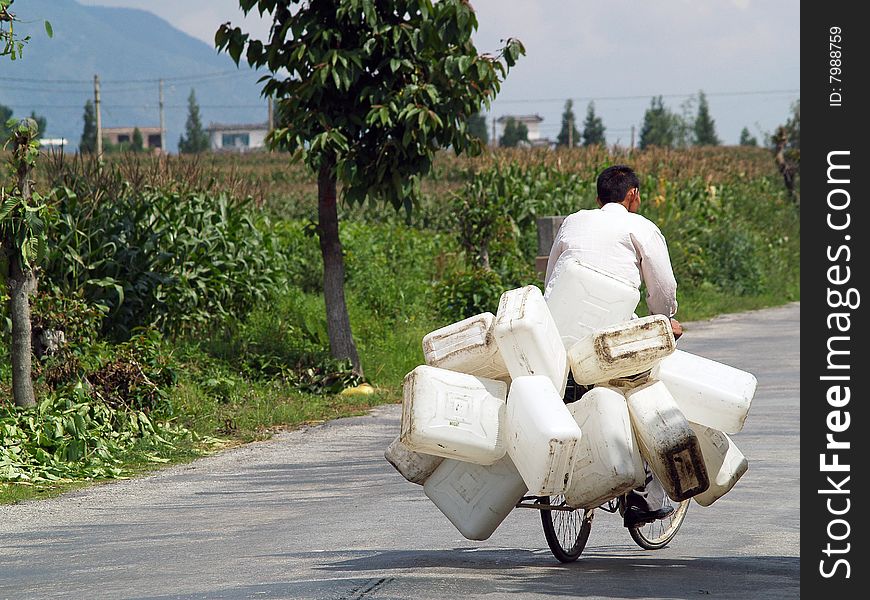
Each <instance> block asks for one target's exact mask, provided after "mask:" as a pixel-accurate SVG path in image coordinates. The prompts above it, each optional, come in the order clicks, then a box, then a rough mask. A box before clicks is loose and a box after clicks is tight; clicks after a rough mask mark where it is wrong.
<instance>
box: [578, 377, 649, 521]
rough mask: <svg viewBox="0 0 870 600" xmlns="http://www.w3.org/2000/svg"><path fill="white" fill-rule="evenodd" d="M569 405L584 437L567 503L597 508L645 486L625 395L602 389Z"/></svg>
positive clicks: (586, 394) (580, 444) (596, 388)
mask: <svg viewBox="0 0 870 600" xmlns="http://www.w3.org/2000/svg"><path fill="white" fill-rule="evenodd" d="M567 406H568V410H569V411H570V412H571V414H572V415H573V416H574V420H575V421H576V422H577V425H579V426H580V429H581V430H582V431H583V437H582V438H580V442H579V444H578V445H577V450H576V455H577V456H576V462H575V463H574V471H573V473H572V475H571V483H570V485H569V486H568V488H567V489H566V490H565V502H566V503H567V504H568V505H569V506H573V507H574V508H595V507H596V506H600V505H601V504H604V503H605V502H607V501H608V500H611V499H613V498H616V497H617V496H619V495H621V494H624V493H625V492H627V491H629V490H631V489H634V488H636V487H638V486H640V485H643V483H644V481H645V479H646V475H645V474H644V471H643V459H641V456H640V450H639V449H638V445H637V441H636V440H635V438H634V432H633V431H632V428H631V418H630V417H629V415H628V405H627V404H626V402H625V397H624V396H623V395H622V393H621V392H620V391H618V390H615V389H613V388H609V387H600V386H599V387H595V388H593V389H591V390H589V391H588V392H586V393H585V394H583V397H582V398H580V400H578V401H576V402H572V403H571V404H568V405H567Z"/></svg>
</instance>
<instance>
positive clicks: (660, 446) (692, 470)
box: [625, 380, 710, 502]
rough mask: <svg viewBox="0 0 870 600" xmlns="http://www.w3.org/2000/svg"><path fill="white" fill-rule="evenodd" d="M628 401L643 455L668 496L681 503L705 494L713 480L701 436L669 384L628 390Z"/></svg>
mask: <svg viewBox="0 0 870 600" xmlns="http://www.w3.org/2000/svg"><path fill="white" fill-rule="evenodd" d="M625 399H626V400H627V401H628V412H629V414H630V415H631V424H632V428H633V429H634V435H635V438H636V439H637V442H638V447H639V449H640V454H641V456H642V457H643V458H644V460H646V462H647V464H649V467H650V469H651V470H652V472H653V473H655V475H656V477H657V478H658V479H659V481H661V484H662V486H663V487H664V488H665V492H667V494H668V496H669V497H670V498H671V499H672V500H676V501H678V502H680V501H682V500H685V499H686V498H691V497H692V496H695V495H696V494H700V493H701V492H703V491H705V490H706V489H707V488H708V487H709V485H710V481H709V478H708V475H707V469H706V467H705V466H704V457H703V456H702V454H701V445H700V443H699V442H698V436H696V435H695V432H694V431H692V428H691V427H690V426H689V422H688V421H687V420H686V417H684V416H683V413H682V412H680V409H679V408H678V407H677V403H676V402H675V401H674V398H673V396H671V394H670V392H669V391H668V388H667V387H665V384H664V383H662V382H661V381H655V380H652V381H649V382H648V383H645V384H643V385H641V386H639V387H636V388H632V389H630V390H626V392H625Z"/></svg>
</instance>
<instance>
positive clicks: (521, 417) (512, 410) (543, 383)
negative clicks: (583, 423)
mask: <svg viewBox="0 0 870 600" xmlns="http://www.w3.org/2000/svg"><path fill="white" fill-rule="evenodd" d="M505 429H506V430H507V432H506V433H507V435H506V437H507V452H508V455H509V456H510V457H511V460H513V461H514V465H516V467H517V470H518V471H519V472H520V475H522V477H523V480H524V481H525V482H526V487H527V488H528V489H529V490H530V491H531V493H532V494H534V495H536V496H551V495H554V494H561V493H563V492H564V491H565V489H566V488H567V487H568V485H569V483H570V479H571V473H572V472H573V471H574V461H575V459H576V456H577V454H576V449H577V444H578V443H579V442H580V438H581V436H582V433H581V431H580V426H579V425H577V422H576V421H575V420H574V417H573V416H572V415H571V413H570V412H569V411H568V408H567V407H566V406H565V404H564V403H563V402H562V395H561V394H560V393H559V392H557V391H556V388H555V387H554V386H553V382H552V381H550V378H549V377H545V376H543V375H525V376H522V377H517V378H515V379H513V380H512V381H511V388H510V392H509V394H508V402H507V418H506V419H505Z"/></svg>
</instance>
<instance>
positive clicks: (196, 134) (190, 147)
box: [178, 89, 209, 154]
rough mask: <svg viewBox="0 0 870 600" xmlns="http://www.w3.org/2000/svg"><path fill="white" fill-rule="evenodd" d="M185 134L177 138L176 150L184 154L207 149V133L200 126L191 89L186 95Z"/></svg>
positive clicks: (196, 106)
mask: <svg viewBox="0 0 870 600" xmlns="http://www.w3.org/2000/svg"><path fill="white" fill-rule="evenodd" d="M184 131H185V135H182V136H181V138H180V139H179V140H178V151H179V152H183V153H185V154H199V153H200V152H204V151H206V150H208V146H209V141H208V133H207V132H206V131H205V130H204V129H203V128H202V120H201V119H200V117H199V105H198V104H197V103H196V94H195V93H194V91H193V89H191V90H190V95H189V96H188V97H187V122H186V123H185V124H184Z"/></svg>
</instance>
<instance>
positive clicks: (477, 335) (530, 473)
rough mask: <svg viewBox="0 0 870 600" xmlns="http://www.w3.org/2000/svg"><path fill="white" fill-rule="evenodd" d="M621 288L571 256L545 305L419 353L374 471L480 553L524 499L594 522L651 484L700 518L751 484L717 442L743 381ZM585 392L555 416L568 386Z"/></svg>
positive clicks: (442, 337) (515, 298)
mask: <svg viewBox="0 0 870 600" xmlns="http://www.w3.org/2000/svg"><path fill="white" fill-rule="evenodd" d="M638 300H639V293H638V290H637V289H636V288H634V287H633V286H632V285H631V284H630V283H628V282H626V281H624V280H621V279H619V278H618V277H614V276H612V275H610V274H608V273H606V272H604V271H602V270H600V269H596V268H594V267H591V266H590V265H588V264H585V263H583V262H582V261H580V260H579V259H578V258H577V257H576V256H575V255H573V254H571V253H568V254H566V255H563V257H562V258H560V259H559V261H558V263H557V265H556V267H555V269H554V274H553V277H551V279H550V282H549V284H548V286H547V289H546V291H545V293H543V294H542V293H541V290H540V289H539V288H537V287H535V286H526V287H523V288H519V289H514V290H508V291H506V292H504V294H502V297H501V299H500V302H499V306H498V310H497V313H496V314H495V315H493V314H492V313H482V314H479V315H475V316H473V317H470V318H468V319H464V320H462V321H459V322H457V323H453V324H450V325H447V326H445V327H442V328H440V329H438V330H436V331H433V332H431V333H429V334H427V335H426V336H425V337H424V338H423V344H422V345H423V356H424V360H425V363H426V364H424V365H420V366H418V367H417V368H415V369H414V370H413V371H411V372H410V373H408V375H407V376H406V377H405V382H404V387H403V405H402V425H401V431H400V434H399V435H398V436H397V437H396V438H395V439H394V440H393V441H392V443H391V444H390V445H389V447H388V448H387V450H386V452H385V454H384V456H385V458H386V459H387V460H388V461H389V462H390V464H392V465H393V467H395V468H396V470H397V471H398V472H399V473H400V474H401V475H402V476H403V477H404V478H405V479H406V480H408V481H409V482H412V483H415V484H421V485H422V486H423V490H424V493H425V495H426V496H427V497H428V498H429V499H430V500H431V501H432V502H433V503H434V504H435V505H436V506H437V507H438V509H439V510H441V512H442V513H444V515H445V516H446V517H447V518H448V519H449V520H450V522H451V523H452V524H453V525H454V526H455V527H456V529H457V530H458V531H459V532H460V533H461V534H462V535H463V536H465V537H466V538H468V539H472V540H485V539H487V538H489V537H490V536H491V535H492V533H493V532H494V531H495V530H496V529H497V528H498V526H499V525H500V524H501V523H502V522H503V521H504V519H505V518H506V517H507V516H508V514H510V512H511V511H512V510H513V508H514V507H515V506H516V504H517V502H519V501H520V500H521V499H522V498H523V496H525V495H526V494H531V495H535V496H546V495H550V496H553V495H564V497H565V499H566V502H567V503H568V505H569V506H572V507H575V508H587V509H592V508H595V507H597V506H600V505H601V504H603V503H605V502H607V501H608V500H611V499H613V498H616V497H617V496H620V495H621V494H624V493H626V492H628V491H629V490H632V489H635V488H637V487H639V486H641V485H643V482H644V481H645V473H644V463H646V464H647V465H648V466H649V468H650V469H651V470H652V471H653V473H654V474H655V475H656V477H657V478H658V479H659V480H660V481H661V482H662V485H663V486H664V488H665V490H666V491H667V493H668V495H669V496H670V497H671V498H672V499H674V500H677V501H681V500H684V499H686V498H692V497H694V498H695V499H696V501H697V502H698V503H699V504H701V505H703V506H709V505H710V504H712V503H713V502H715V501H716V500H717V499H718V498H721V497H722V496H723V495H724V494H726V493H727V492H728V491H729V490H731V489H732V488H733V487H734V485H735V484H736V482H737V480H738V479H739V478H740V477H741V476H742V475H743V473H744V472H745V471H746V469H747V466H748V462H747V460H746V457H745V456H744V455H743V454H742V453H741V452H740V450H739V449H737V447H736V446H735V445H734V443H733V441H732V440H731V438H730V437H728V435H727V433H731V434H733V433H736V432H738V431H739V430H740V429H741V428H742V427H743V423H744V421H745V419H746V415H747V413H748V410H749V406H750V403H751V400H752V397H753V395H754V393H755V386H756V381H755V378H754V377H753V376H752V375H751V374H749V373H746V372H744V371H740V370H739V369H734V368H733V367H729V366H727V365H723V364H721V363H717V362H715V361H711V360H709V359H705V358H702V357H700V356H696V355H694V354H690V353H688V352H682V351H679V350H676V343H675V340H674V336H673V333H672V330H671V327H670V320H669V319H667V318H666V317H663V316H661V315H653V316H650V317H644V318H636V317H635V316H634V310H635V308H636V306H637V303H638ZM569 371H570V372H571V374H572V375H573V378H574V380H575V381H576V382H577V383H578V384H581V385H586V386H589V387H591V389H590V390H589V391H588V392H586V393H585V394H584V395H583V397H582V398H580V400H579V401H577V402H573V403H571V404H567V405H566V404H565V403H564V401H563V395H564V392H565V386H566V380H567V376H568V372H569Z"/></svg>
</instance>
